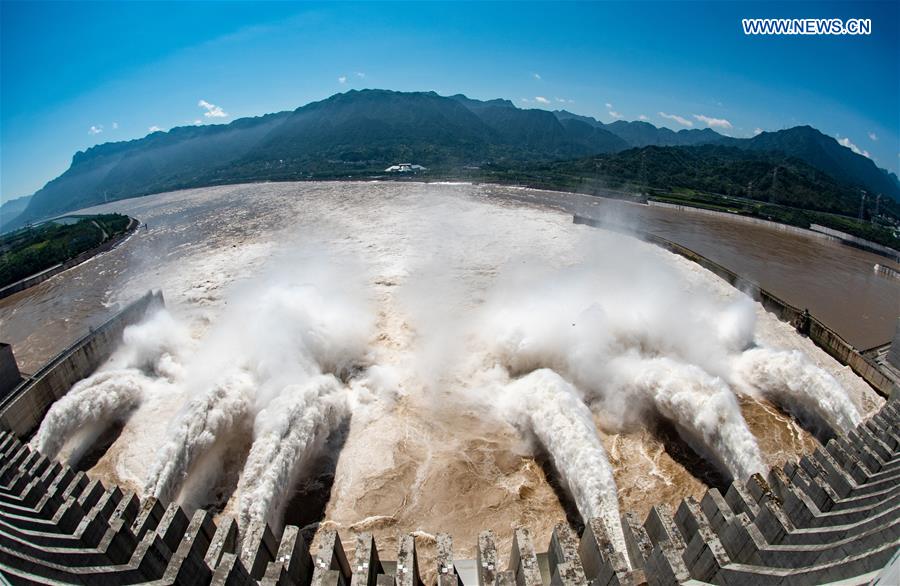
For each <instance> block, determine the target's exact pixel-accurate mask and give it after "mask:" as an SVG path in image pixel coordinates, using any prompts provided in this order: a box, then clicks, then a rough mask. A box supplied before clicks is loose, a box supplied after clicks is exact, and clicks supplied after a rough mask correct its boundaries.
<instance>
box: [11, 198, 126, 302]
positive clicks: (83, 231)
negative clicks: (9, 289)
mask: <svg viewBox="0 0 900 586" xmlns="http://www.w3.org/2000/svg"><path fill="white" fill-rule="evenodd" d="M128 222H129V218H128V216H123V215H121V214H103V215H98V216H85V217H81V218H78V219H77V220H76V221H75V222H73V223H61V222H56V221H50V222H46V223H44V224H41V225H39V226H35V227H27V228H23V229H21V230H17V231H15V232H11V233H9V234H4V235H3V236H2V238H0V287H5V286H6V285H10V284H12V283H15V282H16V281H19V280H21V279H24V278H26V277H29V276H31V275H34V274H36V273H39V272H41V271H44V270H46V269H49V268H50V267H53V266H55V265H57V264H59V263H61V262H65V261H67V260H69V259H71V258H74V257H76V256H78V255H79V254H81V253H82V252H85V251H87V250H90V249H92V248H94V247H95V246H98V245H100V244H102V243H103V242H106V241H108V240H110V239H113V238H116V237H117V236H119V235H121V234H122V233H124V232H125V230H126V229H127V227H128Z"/></svg>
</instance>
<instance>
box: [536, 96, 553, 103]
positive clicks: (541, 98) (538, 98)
mask: <svg viewBox="0 0 900 586" xmlns="http://www.w3.org/2000/svg"><path fill="white" fill-rule="evenodd" d="M534 101H535V102H537V103H538V104H549V103H550V100H548V99H547V98H545V97H544V96H535V97H534Z"/></svg>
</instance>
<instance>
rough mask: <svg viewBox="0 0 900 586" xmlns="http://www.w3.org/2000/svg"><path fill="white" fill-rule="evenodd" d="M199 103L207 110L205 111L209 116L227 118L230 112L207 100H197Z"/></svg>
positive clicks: (205, 114)
mask: <svg viewBox="0 0 900 586" xmlns="http://www.w3.org/2000/svg"><path fill="white" fill-rule="evenodd" d="M197 105H198V106H200V107H201V108H203V109H205V110H206V112H204V113H203V115H204V116H206V117H207V118H227V117H228V112H226V111H225V110H223V109H222V108H220V107H219V106H216V105H215V104H210V103H209V102H207V101H206V100H200V101H199V102H197Z"/></svg>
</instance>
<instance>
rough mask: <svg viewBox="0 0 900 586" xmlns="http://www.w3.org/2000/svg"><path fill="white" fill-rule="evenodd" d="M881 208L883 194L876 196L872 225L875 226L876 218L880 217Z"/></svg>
mask: <svg viewBox="0 0 900 586" xmlns="http://www.w3.org/2000/svg"><path fill="white" fill-rule="evenodd" d="M880 207H881V194H880V193H879V194H877V195H876V196H875V213H874V214H872V225H873V226H874V225H875V218H877V217H878V211H879V208H880Z"/></svg>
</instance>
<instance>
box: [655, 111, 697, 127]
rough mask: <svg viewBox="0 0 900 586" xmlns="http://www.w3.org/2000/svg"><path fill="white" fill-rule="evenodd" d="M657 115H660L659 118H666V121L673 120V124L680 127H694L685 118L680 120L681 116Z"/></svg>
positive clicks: (662, 113) (661, 113)
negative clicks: (677, 124)
mask: <svg viewBox="0 0 900 586" xmlns="http://www.w3.org/2000/svg"><path fill="white" fill-rule="evenodd" d="M658 114H659V115H660V117H661V118H666V119H668V120H674V121H675V122H677V123H679V124H681V125H682V126H688V127H691V126H693V125H694V123H693V122H691V121H690V120H688V119H687V118H682V117H681V116H678V115H677V114H666V113H665V112H658Z"/></svg>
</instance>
